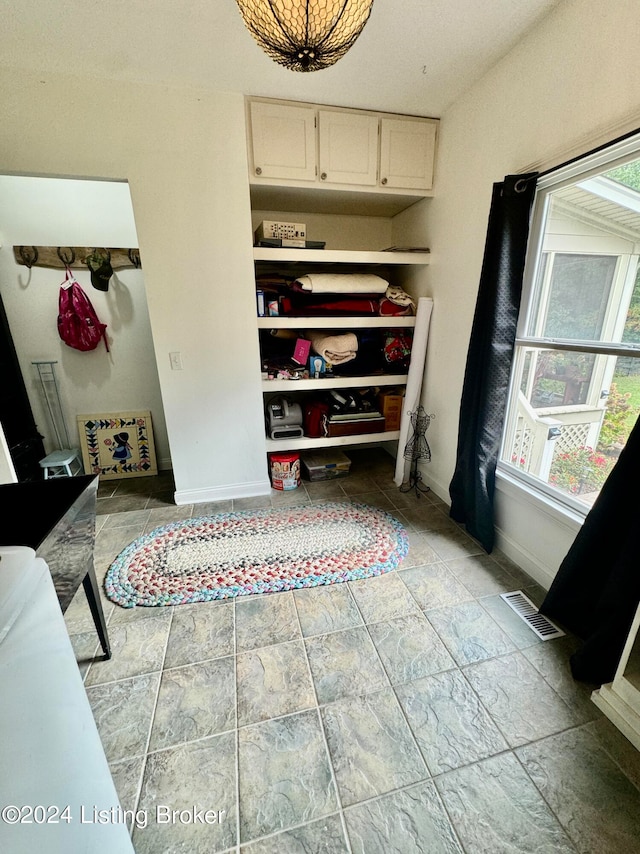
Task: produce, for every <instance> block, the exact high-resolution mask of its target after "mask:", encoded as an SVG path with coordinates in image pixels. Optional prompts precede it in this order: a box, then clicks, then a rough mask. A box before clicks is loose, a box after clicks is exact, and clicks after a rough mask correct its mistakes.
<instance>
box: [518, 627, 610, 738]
mask: <svg viewBox="0 0 640 854" xmlns="http://www.w3.org/2000/svg"><path fill="white" fill-rule="evenodd" d="M578 646H579V642H578V641H577V640H575V639H574V638H570V637H564V638H556V639H554V640H550V641H541V642H540V643H539V644H537V645H536V646H532V647H530V648H528V649H523V651H522V654H523V655H524V657H525V658H526V659H527V661H529V662H530V663H531V664H533V666H534V667H535V669H536V670H537V671H538V673H540V675H541V676H542V677H544V680H545V681H546V682H547V683H548V684H549V685H550V686H551V687H552V688H553V690H554V691H556V693H558V694H559V695H560V696H561V697H562V699H563V700H564V701H565V703H566V704H567V705H568V706H569V708H570V709H571V710H572V711H573V712H574V714H575V716H576V720H577V721H578V722H580V723H587V722H588V721H593V720H596V719H597V718H599V717H601V715H602V713H601V712H600V710H599V709H598V707H597V706H596V705H595V703H593V702H592V701H591V692H592V690H593V686H591V685H585V684H584V683H583V682H577V681H576V680H575V679H574V678H573V676H572V675H571V667H570V664H569V658H570V656H571V654H572V653H573V652H575V650H576V648H577V647H578Z"/></svg>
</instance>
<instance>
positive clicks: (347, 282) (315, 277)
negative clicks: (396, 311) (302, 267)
mask: <svg viewBox="0 0 640 854" xmlns="http://www.w3.org/2000/svg"><path fill="white" fill-rule="evenodd" d="M296 282H298V283H299V284H300V285H301V286H302V290H304V291H311V292H312V293H314V294H383V293H384V292H385V291H386V290H387V287H388V286H389V282H385V280H384V279H382V278H380V276H374V275H373V274H372V273H310V274H309V275H308V276H300V278H299V279H296Z"/></svg>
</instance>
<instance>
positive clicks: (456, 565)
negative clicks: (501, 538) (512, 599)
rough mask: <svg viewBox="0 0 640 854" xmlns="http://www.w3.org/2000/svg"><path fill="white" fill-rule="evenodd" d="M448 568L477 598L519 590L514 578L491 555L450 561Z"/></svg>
mask: <svg viewBox="0 0 640 854" xmlns="http://www.w3.org/2000/svg"><path fill="white" fill-rule="evenodd" d="M447 566H448V568H449V569H450V570H451V572H453V574H454V575H455V576H456V577H457V578H458V579H459V580H460V581H461V582H462V583H463V584H464V586H465V587H466V588H467V590H469V591H470V592H471V593H473V595H474V596H477V597H480V596H492V595H493V594H495V593H508V592H509V591H510V590H518V589H519V586H518V583H517V582H516V581H515V579H514V578H513V576H512V575H509V573H508V572H507V571H506V570H504V569H502V567H500V566H499V565H498V564H497V563H496V562H495V560H494V559H493V558H492V557H490V556H489V555H471V556H469V557H463V558H458V559H457V560H448V561H447Z"/></svg>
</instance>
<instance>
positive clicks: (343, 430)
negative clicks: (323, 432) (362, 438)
mask: <svg viewBox="0 0 640 854" xmlns="http://www.w3.org/2000/svg"><path fill="white" fill-rule="evenodd" d="M385 429H386V422H385V420H384V417H383V416H382V415H380V416H377V417H375V418H350V419H349V420H347V421H334V420H332V419H331V418H329V421H328V422H327V436H329V437H330V438H331V439H333V438H335V437H336V436H357V435H359V434H360V433H384V431H385Z"/></svg>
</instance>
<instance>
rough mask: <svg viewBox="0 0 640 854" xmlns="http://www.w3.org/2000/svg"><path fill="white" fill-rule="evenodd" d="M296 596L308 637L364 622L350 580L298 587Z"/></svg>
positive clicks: (299, 613) (304, 629) (303, 628)
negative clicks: (354, 599) (299, 588)
mask: <svg viewBox="0 0 640 854" xmlns="http://www.w3.org/2000/svg"><path fill="white" fill-rule="evenodd" d="M293 598H294V601H295V605H296V609H297V611H298V618H299V619H300V626H301V628H302V634H303V636H304V637H309V636H311V635H323V634H327V633H328V632H337V631H339V630H340V629H349V628H351V627H352V626H357V625H361V624H362V617H361V616H360V612H359V611H358V609H357V608H356V605H355V602H354V601H353V596H352V595H351V592H350V590H349V585H348V584H327V585H324V586H321V587H307V588H305V589H304V590H294V591H293Z"/></svg>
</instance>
